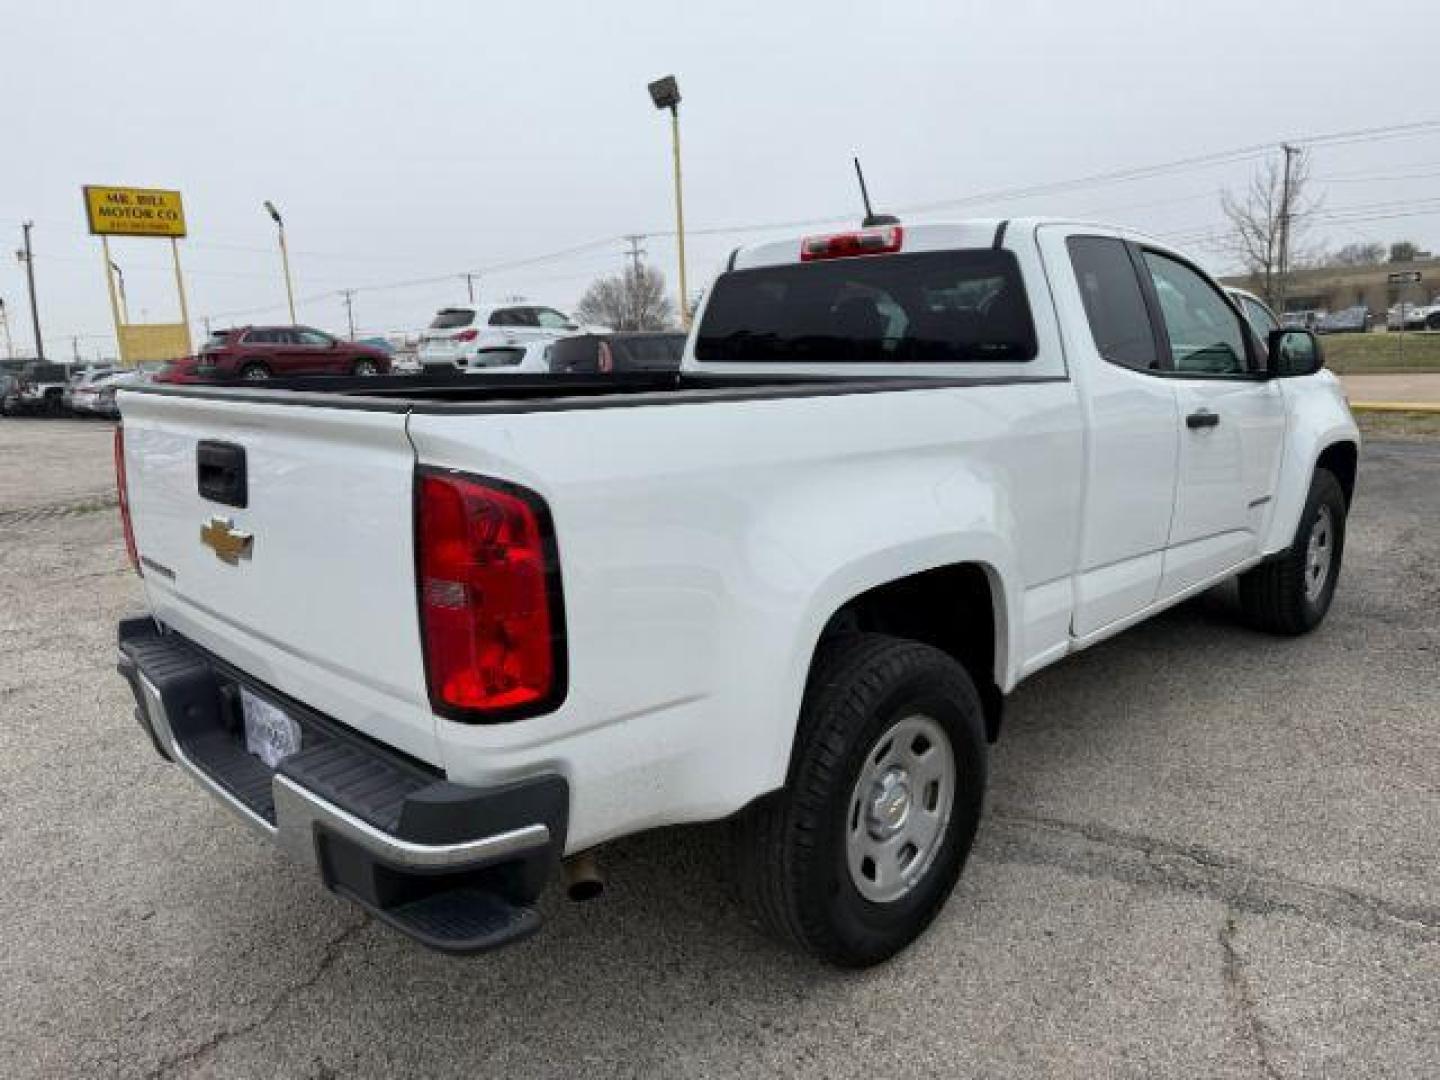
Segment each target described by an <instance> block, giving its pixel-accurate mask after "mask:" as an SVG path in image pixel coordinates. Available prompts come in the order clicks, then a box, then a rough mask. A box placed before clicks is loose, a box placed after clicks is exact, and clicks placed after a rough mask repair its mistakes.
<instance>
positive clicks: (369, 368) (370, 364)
mask: <svg viewBox="0 0 1440 1080" xmlns="http://www.w3.org/2000/svg"><path fill="white" fill-rule="evenodd" d="M350 373H351V374H352V375H357V376H362V377H365V376H370V375H379V374H380V365H379V364H377V363H375V361H374V360H356V361H355V366H354V368H352V369H351V372H350Z"/></svg>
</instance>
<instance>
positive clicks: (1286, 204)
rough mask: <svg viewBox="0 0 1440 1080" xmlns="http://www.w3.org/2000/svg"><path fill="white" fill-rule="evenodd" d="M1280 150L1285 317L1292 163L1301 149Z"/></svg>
mask: <svg viewBox="0 0 1440 1080" xmlns="http://www.w3.org/2000/svg"><path fill="white" fill-rule="evenodd" d="M1280 149H1281V150H1283V151H1285V178H1284V179H1283V180H1282V181H1281V183H1280V258H1279V264H1280V283H1279V286H1278V287H1277V289H1276V292H1277V294H1278V296H1279V299H1280V313H1281V314H1282V315H1283V314H1284V313H1285V293H1286V291H1287V286H1288V285H1289V277H1290V200H1291V193H1292V190H1293V170H1294V167H1293V165H1292V162H1293V161H1294V160H1295V158H1296V157H1298V156H1299V154H1300V148H1299V147H1298V146H1291V145H1290V144H1289V143H1282V144H1281V146H1280Z"/></svg>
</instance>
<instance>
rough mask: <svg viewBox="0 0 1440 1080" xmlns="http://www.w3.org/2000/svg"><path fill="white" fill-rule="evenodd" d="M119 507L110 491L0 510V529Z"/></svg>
mask: <svg viewBox="0 0 1440 1080" xmlns="http://www.w3.org/2000/svg"><path fill="white" fill-rule="evenodd" d="M119 505H120V500H119V496H118V495H117V494H116V493H115V492H113V491H112V492H103V493H101V494H98V495H82V496H79V497H78V498H74V499H69V500H67V501H65V502H59V503H48V504H45V505H42V506H18V507H12V508H9V509H5V510H0V527H4V526H7V525H25V524H28V523H30V522H32V521H48V520H49V519H51V518H57V517H74V516H75V515H77V514H94V513H98V512H99V511H101V510H109V509H112V508H113V507H116V506H119Z"/></svg>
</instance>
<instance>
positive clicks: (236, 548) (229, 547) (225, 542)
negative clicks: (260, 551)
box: [200, 517, 255, 566]
mask: <svg viewBox="0 0 1440 1080" xmlns="http://www.w3.org/2000/svg"><path fill="white" fill-rule="evenodd" d="M200 542H201V543H202V544H204V545H205V546H206V547H208V548H212V549H214V552H215V555H216V557H217V558H219V559H220V560H221V561H223V562H227V563H229V564H230V565H231V566H234V565H235V564H236V563H238V562H239V561H240V556H241V555H249V554H250V549H251V547H253V546H254V544H255V537H254V535H253V534H252V533H248V532H241V531H240V530H239V529H237V528H235V526H234V524H232V523H231V522H230V521H229V520H228V519H227V518H222V517H212V518H211V519H210V520H209V521H207V522H206V523H205V524H204V525H201V526H200Z"/></svg>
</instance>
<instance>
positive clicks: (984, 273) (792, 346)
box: [695, 248, 1037, 364]
mask: <svg viewBox="0 0 1440 1080" xmlns="http://www.w3.org/2000/svg"><path fill="white" fill-rule="evenodd" d="M1036 350H1037V346H1036V334H1035V326H1034V321H1033V319H1032V317H1031V311H1030V305H1029V301H1028V299H1027V297H1026V294H1025V286H1024V282H1023V279H1022V276H1021V273H1020V268H1019V266H1018V264H1017V262H1016V259H1015V256H1014V255H1013V254H1012V253H1011V252H1009V251H1007V250H1004V249H995V248H986V249H967V250H954V251H921V252H913V253H908V254H894V255H871V256H860V257H853V258H841V259H833V260H826V261H821V262H807V263H785V264H780V265H773V266H759V267H754V268H747V269H742V270H733V271H730V272H729V273H726V274H723V275H721V276H720V278H719V279H717V280H716V282H715V284H714V286H713V288H712V290H711V294H710V297H709V300H708V302H707V303H706V305H705V314H704V318H703V320H702V323H701V325H700V328H699V331H698V332H697V336H696V341H695V358H696V359H697V360H698V361H700V362H702V363H747V364H752V363H767V364H769V363H773V364H791V363H793V364H807V363H809V364H833V363H852V364H913V363H920V364H953V363H977V364H979V363H995V362H1002V363H1014V362H1017V361H1019V362H1024V361H1028V360H1031V359H1033V358H1034V357H1035V355H1036Z"/></svg>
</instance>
